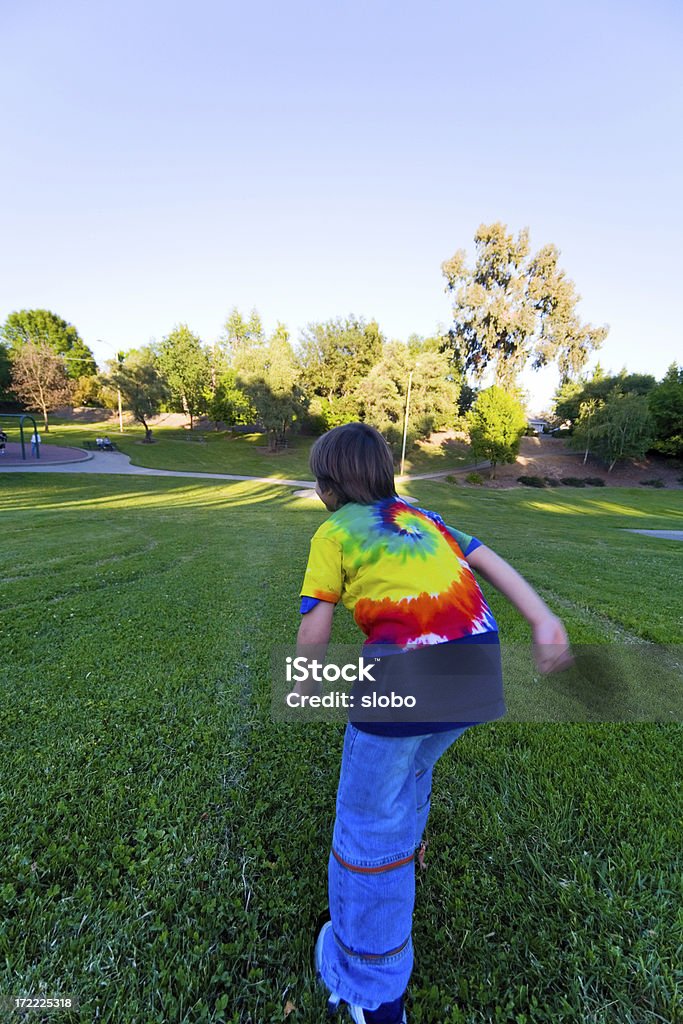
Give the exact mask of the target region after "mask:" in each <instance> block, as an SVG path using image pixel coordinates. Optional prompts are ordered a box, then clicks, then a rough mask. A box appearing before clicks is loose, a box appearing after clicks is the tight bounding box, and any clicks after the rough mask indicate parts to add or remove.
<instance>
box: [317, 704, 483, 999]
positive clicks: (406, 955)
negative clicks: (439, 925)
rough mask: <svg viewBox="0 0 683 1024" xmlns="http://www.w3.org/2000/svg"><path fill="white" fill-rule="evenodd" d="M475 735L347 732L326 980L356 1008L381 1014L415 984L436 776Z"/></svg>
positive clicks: (324, 965) (332, 857) (350, 728)
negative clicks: (418, 865)
mask: <svg viewBox="0 0 683 1024" xmlns="http://www.w3.org/2000/svg"><path fill="white" fill-rule="evenodd" d="M468 728H470V726H467V725H465V726H462V727H461V728H457V729H453V730H450V731H448V732H438V733H431V734H429V735H428V736H404V737H394V736H375V735H373V734H371V733H367V732H363V731H361V730H360V729H357V728H356V726H354V725H353V724H351V723H350V722H349V723H348V725H347V726H346V733H345V735H344V749H343V753H342V764H341V773H340V778H339V789H338V791H337V816H336V820H335V824H334V833H333V837H332V851H331V853H330V860H329V867H328V884H329V902H330V916H331V918H332V928H331V929H329V931H328V933H327V935H326V941H325V945H324V948H323V951H322V969H321V973H322V978H323V980H324V982H325V984H326V985H327V987H328V988H329V989H330V990H331V991H332V992H336V993H337V994H338V995H339V996H341V998H342V999H344V1000H346V1002H348V1003H353V1004H356V1005H359V1006H362V1007H364V1008H365V1009H366V1010H376V1009H377V1007H378V1006H379V1005H380V1004H381V1003H385V1002H390V1001H391V1000H393V999H397V998H398V997H399V996H400V995H402V994H403V993H404V991H405V989H406V987H407V985H408V979H409V978H410V974H411V971H412V969H413V944H412V938H411V930H412V918H413V906H414V903H415V865H414V858H415V851H416V849H417V848H418V847H419V845H420V843H421V842H422V836H423V833H424V829H425V825H426V824H427V817H428V815H429V806H430V794H431V788H432V768H433V767H434V765H435V764H436V762H437V761H438V759H439V758H440V757H441V755H442V754H443V753H444V751H445V750H447V749H448V747H450V746H451V744H452V743H453V742H454V741H455V740H457V739H458V737H459V736H461V735H462V734H463V733H464V732H465V731H466V729H468Z"/></svg>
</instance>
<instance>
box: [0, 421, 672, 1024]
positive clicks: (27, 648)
mask: <svg viewBox="0 0 683 1024" xmlns="http://www.w3.org/2000/svg"><path fill="white" fill-rule="evenodd" d="M169 443H171V442H170V441H169ZM288 474H289V471H288V473H287V474H286V475H288ZM411 493H412V494H413V496H414V497H415V498H416V499H417V500H418V501H419V503H421V504H423V505H425V506H427V507H434V508H436V509H437V510H438V511H440V512H441V513H442V514H443V515H444V516H445V518H446V520H447V521H448V522H452V523H453V524H454V525H457V526H460V527H461V528H462V529H465V530H468V531H470V532H474V533H476V534H477V535H478V536H480V537H481V538H482V539H483V540H485V541H486V542H487V543H489V544H490V545H491V546H492V547H494V548H495V549H496V550H498V551H499V552H500V553H501V554H502V555H503V556H504V557H507V558H509V559H510V560H511V561H513V563H514V564H515V565H516V567H518V568H519V569H520V571H521V572H523V573H524V574H525V575H527V576H528V577H529V578H530V579H531V581H532V582H533V583H534V584H535V585H536V586H537V587H538V588H539V589H540V590H541V592H542V593H543V594H544V596H545V597H546V599H547V600H548V601H549V603H550V604H551V605H552V606H553V607H554V608H556V609H557V610H558V611H559V612H561V613H562V614H563V615H564V616H565V619H566V621H567V623H568V627H569V630H570V635H571V637H572V639H573V640H574V641H576V642H581V641H583V642H586V643H602V644H605V643H606V642H608V641H610V640H613V639H614V638H615V637H620V636H622V637H623V636H629V637H634V638H635V637H640V638H643V639H647V640H651V641H656V642H658V643H679V644H680V642H681V638H682V634H683V629H682V627H681V610H682V609H681V592H680V585H679V584H680V570H679V566H680V554H681V547H680V545H679V544H677V543H676V542H673V541H662V540H655V539H650V538H646V537H642V536H639V535H636V534H628V533H621V532H620V531H619V529H618V528H619V527H625V526H636V527H641V526H647V527H659V528H667V527H668V528H676V527H678V528H680V526H681V512H680V509H679V508H677V507H676V505H675V503H674V502H673V500H672V496H671V494H668V493H666V492H664V493H662V492H655V491H653V492H648V491H643V490H642V489H637V490H636V489H634V490H629V491H625V490H615V489H605V490H604V491H601V492H600V494H599V495H598V494H594V495H590V494H587V493H586V492H580V493H576V494H570V493H567V492H566V491H565V492H564V493H562V495H558V494H556V493H555V492H552V493H548V494H542V495H540V494H539V495H534V494H530V493H529V492H521V491H506V492H495V493H491V492H480V491H476V490H468V491H467V492H464V491H457V490H454V489H451V488H449V487H448V485H441V484H433V483H419V484H414V485H413V486H412V487H411ZM0 512H1V514H2V532H3V553H4V562H3V564H4V571H3V576H4V579H3V615H2V625H1V627H0V628H1V631H2V639H1V642H2V650H3V655H4V657H3V659H2V664H3V668H2V677H1V678H0V686H1V687H2V696H3V700H2V702H0V735H1V737H2V745H1V746H0V844H1V846H0V850H1V854H0V906H1V907H2V911H1V916H0V961H1V962H2V968H0V992H2V993H12V992H14V993H18V994H28V993H35V992H39V991H41V990H43V991H44V992H45V993H46V994H48V995H50V994H58V993H67V992H71V993H76V994H78V995H79V997H80V1000H81V1004H82V1010H81V1013H80V1016H79V1017H78V1018H76V1017H74V1019H80V1020H82V1021H83V1022H86V1021H87V1022H91V1021H93V1020H95V1019H97V1020H104V1021H115V1022H117V1024H129V1022H130V1024H139V1022H144V1024H156V1022H170V1021H173V1022H186V1024H195V1022H204V1021H206V1022H209V1021H211V1022H218V1021H224V1022H232V1024H237V1022H240V1024H247V1022H252V1024H263V1022H281V1021H282V1020H283V1018H284V1006H285V1003H286V1002H287V1000H291V1001H292V1002H293V1003H294V1005H295V1006H296V1007H297V1009H296V1011H295V1012H293V1013H292V1014H291V1015H290V1016H289V1017H288V1018H287V1019H288V1021H290V1022H294V1024H296V1022H297V1021H299V1022H302V1024H313V1022H315V1021H318V1020H320V1021H322V1020H324V1019H325V1016H324V1001H323V999H322V998H321V996H320V995H319V993H317V992H316V990H315V985H314V981H313V977H312V972H311V964H310V961H311V952H312V934H313V926H314V922H315V920H316V918H317V916H318V914H319V912H320V910H321V909H322V908H323V907H324V906H325V904H326V862H327V856H328V852H329V842H330V837H331V827H332V822H333V816H334V796H335V790H336V782H337V773H338V767H339V758H340V752H341V743H342V729H341V727H340V726H338V725H325V724H315V725H307V726H304V725H275V724H273V723H272V721H271V720H270V679H269V672H270V669H269V660H270V651H271V648H272V645H273V643H281V642H284V641H286V640H287V639H288V638H293V637H294V635H295V631H296V628H297V625H298V613H297V606H298V599H297V594H298V590H299V586H300V579H301V576H302V573H303V568H304V565H305V560H306V556H307V551H308V542H309V538H310V536H311V534H312V533H313V531H314V530H315V528H316V526H317V525H318V524H319V523H320V522H321V521H322V518H323V515H324V510H323V509H322V508H321V507H320V506H316V505H314V504H313V503H311V502H307V501H305V500H300V499H297V498H295V497H294V496H293V495H292V493H291V491H289V490H286V489H284V488H278V487H274V486H271V485H265V484H264V485H259V484H247V483H244V484H242V483H235V484H225V483H222V482H219V481H215V482H211V481H201V482H200V481H188V480H182V481H180V480H178V479H175V480H173V479H170V478H168V479H167V478H145V477H141V478H138V479H134V478H121V477H107V478H99V477H90V476H85V475H69V476H67V475H64V476H59V475H50V476H49V477H48V476H37V475H28V474H27V475H25V476H24V475H21V476H20V475H10V474H4V475H3V476H2V477H0ZM487 595H488V596H491V592H490V588H488V589H487ZM491 604H492V607H493V610H494V614H496V617H497V619H498V621H499V625H500V628H501V632H502V634H503V636H504V637H505V638H506V639H508V640H512V641H520V642H521V641H524V640H525V639H526V637H527V630H526V625H525V623H524V622H523V621H522V620H521V619H520V617H519V616H518V615H517V613H516V612H514V610H513V609H510V608H509V607H508V606H506V605H505V604H504V602H502V601H501V600H499V599H497V598H496V596H495V595H494V596H491ZM357 637H358V633H357V631H356V629H355V626H354V625H353V623H352V621H351V619H350V616H349V615H348V613H346V612H345V611H344V610H343V609H341V610H340V611H339V612H338V614H336V615H335V627H334V639H335V640H337V641H339V642H346V643H353V642H355V641H356V639H357ZM681 732H682V730H681V726H680V724H678V723H666V724H660V723H657V722H640V723H630V724H629V723H590V724H566V723H561V722H546V723H545V724H529V723H515V722H505V721H499V722H495V723H491V724H489V725H483V726H479V727H478V728H475V729H472V730H470V731H469V732H468V733H467V734H466V735H465V736H464V737H463V738H462V739H461V740H460V741H459V742H458V743H456V744H455V745H454V747H453V748H452V749H451V750H450V751H449V752H448V753H447V754H446V755H445V756H444V758H443V759H442V761H441V762H440V763H439V765H438V767H437V770H436V773H435V786H434V796H433V811H432V818H431V819H430V826H429V834H430V849H429V854H428V863H429V869H428V871H427V872H425V873H424V875H420V876H419V877H418V893H417V905H416V913H415V931H414V939H415V946H416V951H417V958H416V965H415V971H414V974H413V979H412V982H411V988H410V1002H409V1005H408V1010H409V1019H410V1020H411V1022H412V1024H475V1022H476V1024H487V1022H496V1024H507V1022H515V1024H550V1022H553V1024H569V1022H571V1024H586V1022H588V1024H650V1022H657V1021H659V1022H661V1021H665V1022H671V1024H678V1022H681V1021H683V1014H682V1013H681V1009H680V1007H681V996H682V995H683V977H682V974H681V963H682V954H683V919H682V917H681V910H680V907H681V896H682V895H683V893H682V892H681V878H682V877H683V872H682V870H681V868H682V867H683V864H682V863H681V861H682V858H681V854H680V830H681V807H680V779H681V776H682V775H683V756H682V748H681ZM29 1019H30V1020H31V1021H38V1020H39V1019H40V1018H39V1015H32V1016H30V1018H29ZM46 1019H50V1020H52V1019H54V1018H46ZM59 1019H61V1020H67V1019H69V1017H68V1015H66V1014H63V1015H62V1016H61V1017H60V1018H59Z"/></svg>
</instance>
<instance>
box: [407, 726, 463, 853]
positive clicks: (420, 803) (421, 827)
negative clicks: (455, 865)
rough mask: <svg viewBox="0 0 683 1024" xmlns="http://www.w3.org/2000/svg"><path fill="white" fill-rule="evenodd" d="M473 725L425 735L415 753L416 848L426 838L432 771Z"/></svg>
mask: <svg viewBox="0 0 683 1024" xmlns="http://www.w3.org/2000/svg"><path fill="white" fill-rule="evenodd" d="M470 728H471V726H469V725H464V726H462V727H460V728H458V729H453V730H450V731H449V732H435V733H432V734H431V735H430V736H423V737H421V738H422V743H421V744H420V746H419V747H418V749H417V751H416V754H415V799H416V802H417V808H416V810H417V825H416V833H415V849H417V848H418V847H419V846H420V844H421V842H422V840H423V839H424V832H425V828H426V825H427V818H428V817H429V808H430V805H431V801H430V797H431V793H432V771H433V768H434V765H435V764H436V762H437V761H438V760H439V758H440V757H441V755H442V754H443V753H445V752H446V750H447V749H448V748H449V747H450V746H451V744H453V743H454V742H455V741H456V740H457V739H459V737H460V736H462V734H463V733H464V732H465V730H466V729H470Z"/></svg>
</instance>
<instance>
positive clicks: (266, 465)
mask: <svg viewBox="0 0 683 1024" xmlns="http://www.w3.org/2000/svg"><path fill="white" fill-rule="evenodd" d="M100 434H107V435H108V436H109V437H110V438H111V440H112V441H115V442H116V444H117V446H118V447H119V448H120V449H121V451H122V452H125V454H126V455H129V456H130V459H131V461H132V462H133V464H134V465H136V466H146V467H148V468H150V469H179V470H183V471H189V472H196V473H235V474H237V475H240V476H274V477H278V478H279V479H281V480H287V479H290V480H291V479H294V480H312V479H313V476H312V474H311V472H310V470H309V468H308V453H309V450H310V447H311V444H312V443H313V440H314V438H311V437H301V436H297V435H294V436H293V437H292V438H290V441H289V448H287V449H285V450H284V451H282V452H269V451H268V439H267V437H265V435H263V434H235V435H233V434H231V433H230V432H229V431H221V432H216V431H211V430H208V431H200V430H193V431H189V430H183V429H182V428H180V429H178V428H172V427H155V428H154V430H153V437H154V444H143V443H142V439H143V437H144V436H145V432H144V430H143V429H142V427H140V426H127V427H126V428H125V430H124V433H123V434H121V433H119V430H118V426H117V425H116V424H112V422H111V420H107V421H106V422H103V423H91V424H87V425H84V424H82V423H74V422H72V421H63V420H60V419H58V418H55V419H54V420H51V421H50V430H49V432H48V433H47V434H41V436H42V438H43V440H44V441H45V442H47V443H48V444H59V445H72V446H75V447H79V446H80V447H83V443H84V442H85V441H93V440H94V439H95V438H96V437H97V436H98V435H100ZM472 461H473V460H472V458H471V456H470V455H469V451H468V449H467V447H466V446H465V445H458V446H456V448H455V449H450V448H444V447H441V446H439V445H437V444H433V445H430V444H427V443H425V444H421V445H416V446H415V449H414V451H413V452H412V453H409V455H408V456H407V457H406V462H405V472H406V473H430V472H434V473H439V472H441V471H442V470H452V469H457V468H458V467H459V466H464V465H466V464H469V463H471V462H472Z"/></svg>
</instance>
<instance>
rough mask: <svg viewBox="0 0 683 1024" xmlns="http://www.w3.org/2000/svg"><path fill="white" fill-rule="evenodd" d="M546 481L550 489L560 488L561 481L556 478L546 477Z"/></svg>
mask: <svg viewBox="0 0 683 1024" xmlns="http://www.w3.org/2000/svg"><path fill="white" fill-rule="evenodd" d="M544 480H545V482H546V483H547V485H548V487H559V486H560V481H559V480H558V479H557V477H556V476H546V477H544Z"/></svg>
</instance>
